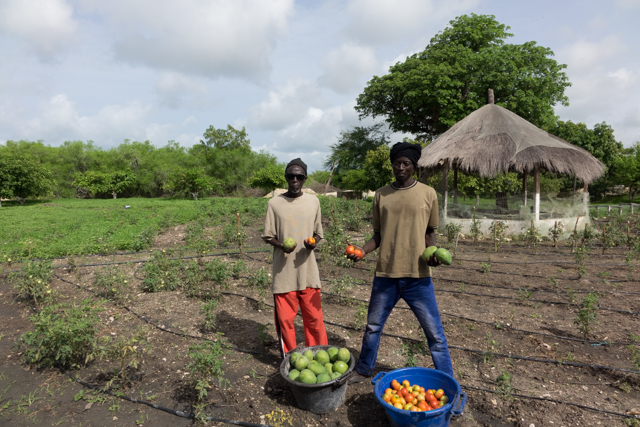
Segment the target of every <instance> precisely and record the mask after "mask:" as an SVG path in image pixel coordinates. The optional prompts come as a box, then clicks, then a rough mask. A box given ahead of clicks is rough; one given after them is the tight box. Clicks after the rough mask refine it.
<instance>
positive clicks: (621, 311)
mask: <svg viewBox="0 0 640 427" xmlns="http://www.w3.org/2000/svg"><path fill="white" fill-rule="evenodd" d="M438 292H448V293H452V294H464V295H473V296H479V297H488V298H501V299H512V300H518V301H521V298H516V297H508V296H503V295H490V294H476V293H473V292H462V291H454V290H450V289H438ZM527 301H532V302H539V303H543V304H558V305H575V306H580V304H576V303H571V302H564V301H546V300H541V299H527ZM598 310H605V311H612V312H614V313H622V314H631V315H636V314H640V311H631V310H618V309H616V308H608V307H600V306H599V307H598Z"/></svg>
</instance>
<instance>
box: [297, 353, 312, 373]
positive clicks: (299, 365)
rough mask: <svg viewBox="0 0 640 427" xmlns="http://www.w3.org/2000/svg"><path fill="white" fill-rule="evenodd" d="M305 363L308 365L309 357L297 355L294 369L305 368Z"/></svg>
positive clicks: (300, 369)
mask: <svg viewBox="0 0 640 427" xmlns="http://www.w3.org/2000/svg"><path fill="white" fill-rule="evenodd" d="M307 365H309V359H307V358H306V357H304V356H300V357H298V360H296V365H295V366H296V369H297V370H298V371H302V370H303V369H306V367H307Z"/></svg>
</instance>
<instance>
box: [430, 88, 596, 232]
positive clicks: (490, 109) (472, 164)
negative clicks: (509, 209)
mask: <svg viewBox="0 0 640 427" xmlns="http://www.w3.org/2000/svg"><path fill="white" fill-rule="evenodd" d="M418 166H419V167H421V168H424V169H426V170H435V169H439V168H442V170H443V181H444V182H443V189H444V193H445V198H444V209H445V216H446V205H447V201H446V200H447V199H446V188H447V174H448V170H449V168H450V167H451V168H453V169H454V171H455V172H456V173H457V171H458V170H462V171H465V172H478V173H479V174H480V176H482V177H494V176H496V175H497V174H500V173H506V172H509V171H516V172H520V173H522V174H523V176H524V185H523V187H524V188H525V192H526V179H527V173H528V172H533V174H534V180H535V188H536V198H535V202H534V204H535V214H536V220H537V219H538V218H539V204H540V202H539V199H540V169H544V170H547V171H550V172H555V173H561V174H566V175H571V176H575V177H576V178H577V179H579V180H580V181H582V182H583V183H584V186H585V190H586V189H587V185H588V184H589V183H590V182H592V181H594V180H596V179H598V178H599V177H601V176H602V175H603V174H604V172H605V169H604V165H603V164H602V163H601V162H600V161H599V160H598V159H596V158H595V157H593V156H592V155H591V154H590V153H589V152H588V151H586V150H584V149H582V148H580V147H576V146H575V145H572V144H570V143H568V142H567V141H565V140H563V139H561V138H558V137H556V136H554V135H551V134H549V133H547V132H545V131H543V130H541V129H539V128H538V127H536V126H534V125H533V124H531V123H530V122H528V121H527V120H525V119H523V118H522V117H520V116H518V115H517V114H515V113H513V112H511V111H509V110H507V109H506V108H503V107H500V106H498V105H495V104H493V91H491V90H490V91H489V104H487V105H485V106H484V107H481V108H479V109H477V110H476V111H474V112H473V113H471V114H469V115H468V116H467V117H465V118H464V119H462V120H460V121H459V122H458V123H456V124H455V125H453V127H451V128H450V129H449V130H448V131H446V132H445V133H443V134H442V135H440V136H439V137H438V138H437V139H436V140H435V141H433V142H432V143H431V144H429V145H428V146H426V147H425V148H423V150H422V157H421V158H420V160H419V161H418ZM456 176H457V175H456ZM454 185H455V184H454ZM585 192H586V191H585ZM525 204H526V194H525Z"/></svg>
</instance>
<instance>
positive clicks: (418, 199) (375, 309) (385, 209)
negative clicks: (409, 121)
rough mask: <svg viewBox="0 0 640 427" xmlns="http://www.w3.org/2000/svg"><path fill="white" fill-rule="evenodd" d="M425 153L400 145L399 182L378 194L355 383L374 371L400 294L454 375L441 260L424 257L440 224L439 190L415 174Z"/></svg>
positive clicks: (436, 360) (396, 149)
mask: <svg viewBox="0 0 640 427" xmlns="http://www.w3.org/2000/svg"><path fill="white" fill-rule="evenodd" d="M421 152H422V147H421V146H420V145H419V144H410V143H406V142H400V143H397V144H395V145H394V146H393V148H392V149H391V154H390V158H391V164H392V166H393V174H394V176H395V178H396V181H395V182H393V183H391V184H389V185H387V186H385V187H382V188H380V189H378V190H377V191H376V194H375V197H374V201H373V212H372V213H373V233H374V234H373V237H372V238H371V240H369V241H368V242H367V243H366V244H365V245H364V247H363V248H361V250H362V253H363V254H364V255H366V254H368V253H369V252H371V251H374V250H376V249H377V248H380V251H379V258H378V264H377V265H376V275H375V278H374V280H373V287H372V289H371V298H370V302H369V311H368V315H367V328H366V330H365V333H364V336H363V338H362V350H361V351H360V358H359V359H358V363H357V365H356V367H355V370H354V373H353V376H352V377H351V378H350V380H349V383H350V384H353V383H357V382H361V381H364V380H365V379H367V378H368V377H370V376H371V375H372V374H373V368H374V367H375V365H376V359H377V357H378V347H379V346H380V335H381V333H382V329H383V328H384V325H385V323H386V321H387V319H388V318H389V315H390V314H391V310H393V307H395V305H396V303H397V302H398V301H399V299H400V298H402V299H404V300H405V301H406V303H407V304H408V305H409V307H410V308H411V310H412V311H413V313H414V314H415V315H416V317H417V318H418V321H419V322H420V325H421V326H422V329H423V330H424V333H425V336H426V337H427V343H428V345H429V350H430V351H431V357H432V358H433V364H434V366H435V368H436V369H438V370H439V371H442V372H445V373H447V374H449V375H451V376H453V366H452V364H451V357H450V355H449V347H448V345H447V338H446V337H445V335H444V330H443V328H442V321H441V320H440V313H439V312H438V305H437V303H436V298H435V293H434V290H433V282H432V281H431V269H430V266H436V265H439V264H440V263H439V262H438V261H437V260H436V259H435V258H434V257H431V259H429V260H428V261H424V260H422V257H421V255H422V252H423V251H424V249H425V248H426V247H429V246H435V244H436V235H435V230H436V228H437V227H438V198H437V195H436V192H435V190H434V189H433V188H431V187H429V186H427V185H425V184H422V183H420V182H418V181H416V180H415V179H414V178H413V173H414V171H415V168H416V166H417V163H418V160H419V159H420V155H421ZM364 255H363V256H364ZM349 258H350V259H352V260H353V261H358V257H357V256H356V255H349Z"/></svg>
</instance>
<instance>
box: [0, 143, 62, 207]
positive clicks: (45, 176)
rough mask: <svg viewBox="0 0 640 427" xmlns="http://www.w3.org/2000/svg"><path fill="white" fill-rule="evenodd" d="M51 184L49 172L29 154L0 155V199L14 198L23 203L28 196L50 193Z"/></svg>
mask: <svg viewBox="0 0 640 427" xmlns="http://www.w3.org/2000/svg"><path fill="white" fill-rule="evenodd" d="M53 184H54V180H53V176H52V174H51V172H50V171H49V169H47V168H46V167H45V166H44V165H42V163H40V162H39V161H38V160H36V159H33V158H31V157H29V156H12V155H3V156H0V199H3V198H4V199H13V198H16V199H18V201H19V202H20V204H24V202H25V200H26V199H27V198H28V197H40V196H46V195H48V194H50V192H51V187H52V186H53ZM0 206H2V202H0Z"/></svg>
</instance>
